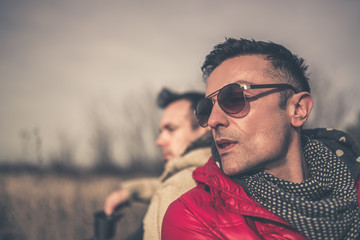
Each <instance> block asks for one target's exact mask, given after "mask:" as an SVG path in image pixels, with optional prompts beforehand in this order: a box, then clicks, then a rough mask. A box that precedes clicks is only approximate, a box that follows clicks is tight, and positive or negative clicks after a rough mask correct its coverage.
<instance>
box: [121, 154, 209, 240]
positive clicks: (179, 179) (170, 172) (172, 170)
mask: <svg viewBox="0 0 360 240" xmlns="http://www.w3.org/2000/svg"><path fill="white" fill-rule="evenodd" d="M210 156H211V150H210V147H205V148H199V149H195V150H192V151H190V152H189V153H187V154H185V155H184V156H182V157H178V158H174V159H172V160H171V161H169V162H168V164H167V166H166V169H165V170H164V172H163V174H162V175H161V176H160V177H159V178H143V179H138V180H132V181H127V182H125V183H124V184H122V186H121V187H123V188H126V189H128V190H129V191H130V192H131V193H132V195H133V196H134V197H135V198H138V199H141V200H144V201H146V200H151V202H150V205H149V208H148V210H147V212H146V215H145V218H144V221H143V224H144V240H156V239H161V225H162V219H163V217H164V215H165V212H166V210H167V208H168V206H169V205H170V203H172V202H173V201H174V200H176V199H177V198H178V197H180V196H181V195H182V194H183V193H185V192H187V191H188V190H190V189H191V188H193V187H195V181H194V180H193V178H192V172H193V171H194V170H195V168H197V167H199V166H202V165H204V164H205V163H206V162H207V160H208V159H209V158H210Z"/></svg>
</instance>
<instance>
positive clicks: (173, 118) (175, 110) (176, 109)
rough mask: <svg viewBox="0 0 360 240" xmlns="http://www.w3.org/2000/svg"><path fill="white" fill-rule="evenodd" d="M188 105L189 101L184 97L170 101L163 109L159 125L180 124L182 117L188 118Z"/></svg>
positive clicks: (189, 104) (189, 105)
mask: <svg viewBox="0 0 360 240" xmlns="http://www.w3.org/2000/svg"><path fill="white" fill-rule="evenodd" d="M190 107H191V103H190V101H189V100H186V99H181V100H178V101H175V102H172V103H170V104H169V105H168V106H167V107H166V108H165V109H164V111H163V115H162V119H161V125H165V124H181V122H182V121H184V119H189V112H190Z"/></svg>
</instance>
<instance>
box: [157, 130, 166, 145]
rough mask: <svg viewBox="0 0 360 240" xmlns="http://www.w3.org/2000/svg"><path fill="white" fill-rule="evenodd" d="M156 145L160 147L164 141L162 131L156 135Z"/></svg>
mask: <svg viewBox="0 0 360 240" xmlns="http://www.w3.org/2000/svg"><path fill="white" fill-rule="evenodd" d="M155 143H156V145H157V146H159V147H162V146H164V145H165V143H166V141H165V137H164V134H163V133H160V135H159V136H158V138H157V139H156V142H155Z"/></svg>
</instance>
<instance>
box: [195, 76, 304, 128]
mask: <svg viewBox="0 0 360 240" xmlns="http://www.w3.org/2000/svg"><path fill="white" fill-rule="evenodd" d="M230 85H239V86H240V89H242V93H243V97H244V102H245V104H244V107H245V105H246V102H247V101H248V100H247V99H246V96H245V94H244V92H245V90H248V89H265V88H278V89H279V88H284V89H291V90H293V91H294V92H295V93H299V91H298V90H297V89H296V88H295V87H294V86H292V85H290V84H286V83H273V84H245V85H241V84H240V83H239V82H235V83H230V84H227V85H225V86H224V87H222V88H220V89H219V90H216V91H215V92H213V93H211V94H209V95H208V96H206V97H205V98H204V99H209V100H211V102H212V107H211V111H212V108H213V107H214V104H215V102H216V101H218V96H219V94H220V92H221V91H222V90H223V89H224V88H226V87H229V86H230ZM215 95H216V100H213V99H211V98H212V97H214V96H215ZM201 101H202V100H200V102H201ZM200 102H199V103H198V105H199V104H200ZM219 106H220V108H221V109H222V110H223V111H224V113H226V114H227V115H229V116H233V115H234V114H238V113H240V112H241V111H242V110H244V107H242V108H241V109H240V111H238V112H234V113H230V112H228V111H226V109H224V108H223V107H222V104H219ZM210 115H211V112H210ZM210 115H209V116H208V118H207V120H209V117H210ZM195 116H196V119H197V121H198V123H199V125H200V126H202V127H207V126H208V123H207V121H206V124H200V121H199V117H198V113H197V108H196V109H195Z"/></svg>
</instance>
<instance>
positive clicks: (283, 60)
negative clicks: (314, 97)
mask: <svg viewBox="0 0 360 240" xmlns="http://www.w3.org/2000/svg"><path fill="white" fill-rule="evenodd" d="M244 55H264V56H265V59H266V60H268V61H269V62H270V63H271V65H272V67H273V70H270V71H269V75H270V76H271V77H274V78H279V79H282V80H283V82H286V83H289V84H292V85H293V86H294V87H295V88H296V89H297V90H298V91H306V92H310V86H309V78H308V77H307V73H306V71H307V69H308V66H307V65H305V61H304V59H303V58H301V57H298V56H297V55H295V54H293V53H291V52H290V51H289V50H288V49H287V48H285V47H284V46H282V45H279V44H276V43H273V42H263V41H255V40H254V39H251V40H248V39H244V38H240V39H234V38H226V40H225V42H223V43H220V44H217V45H216V46H215V47H214V49H213V50H212V51H211V52H210V54H209V55H207V56H206V59H205V61H204V64H203V65H202V67H201V70H202V72H203V78H204V80H205V81H206V80H207V78H208V77H209V76H210V74H211V73H212V71H214V69H215V68H216V67H217V66H219V65H220V64H221V63H222V62H224V61H225V60H227V59H230V58H234V57H238V56H244ZM239 80H240V79H239ZM291 94H292V93H291V92H290V91H284V92H282V94H281V100H280V107H282V108H285V106H286V101H287V99H288V98H289V96H291Z"/></svg>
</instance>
